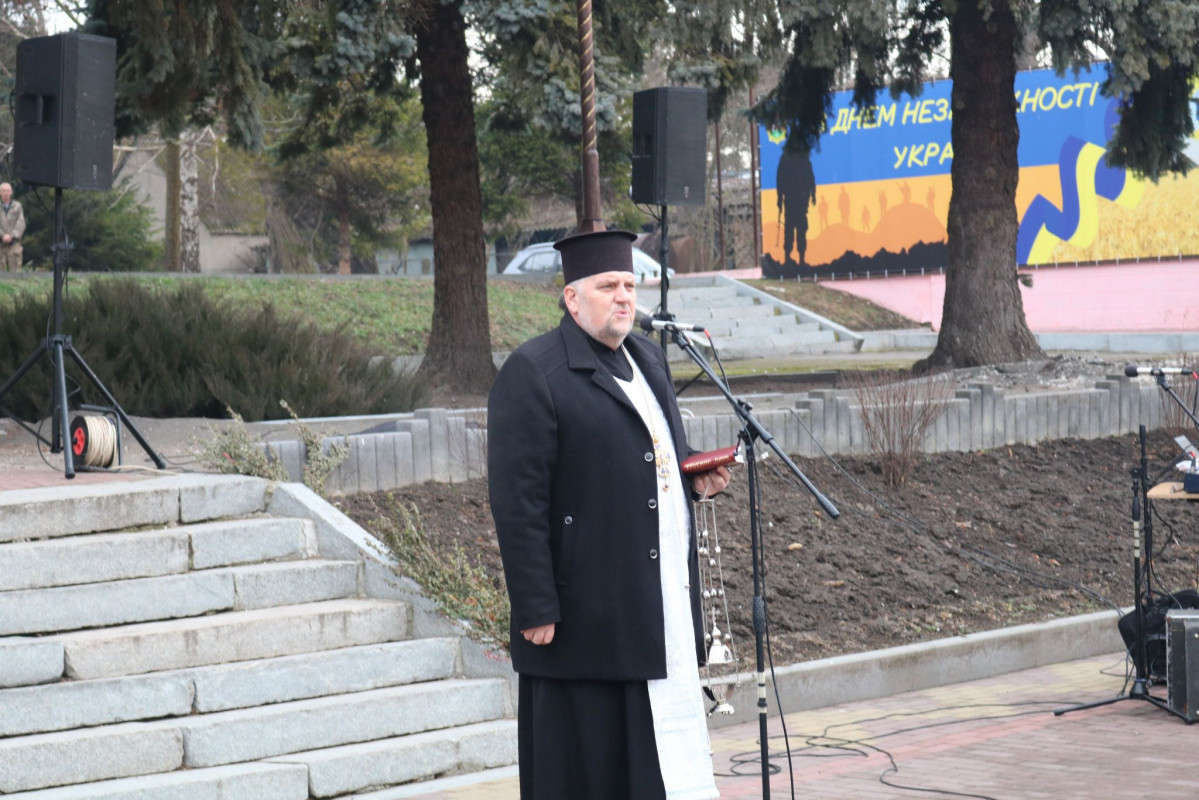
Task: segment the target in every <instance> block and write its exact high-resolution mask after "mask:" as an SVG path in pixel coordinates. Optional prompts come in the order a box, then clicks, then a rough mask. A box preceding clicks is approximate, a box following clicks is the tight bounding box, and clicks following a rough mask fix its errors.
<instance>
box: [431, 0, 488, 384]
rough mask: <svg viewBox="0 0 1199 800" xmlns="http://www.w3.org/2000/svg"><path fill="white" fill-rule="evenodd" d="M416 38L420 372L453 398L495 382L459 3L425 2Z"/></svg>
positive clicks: (472, 119)
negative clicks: (427, 275)
mask: <svg viewBox="0 0 1199 800" xmlns="http://www.w3.org/2000/svg"><path fill="white" fill-rule="evenodd" d="M426 7H427V9H428V16H427V18H426V19H425V20H424V24H423V25H422V26H421V27H420V29H419V30H418V31H417V34H416V56H417V58H418V59H419V60H420V70H421V80H420V95H421V104H422V106H423V109H422V117H423V119H424V123H425V136H426V139H427V141H428V149H429V202H430V206H431V210H432V215H433V265H434V278H433V326H432V330H431V331H430V333H429V346H428V348H427V349H426V350H425V358H424V361H423V362H422V363H421V367H420V372H421V375H422V376H423V377H425V378H428V379H430V380H433V381H435V382H437V383H439V384H441V385H443V386H445V387H447V388H450V389H455V390H458V391H476V392H481V391H486V390H487V389H488V388H489V387H490V386H491V382H492V380H494V378H495V364H494V362H493V361H492V359H491V333H490V326H489V324H488V316H487V250H486V247H485V245H484V241H483V212H482V209H483V202H482V197H481V194H480V190H479V151H478V146H477V144H476V142H475V116H474V103H473V101H472V99H471V98H472V94H471V81H470V67H469V65H468V64H467V56H468V53H469V51H468V50H467V46H466V23H465V21H464V19H463V17H462V9H461V7H460V6H459V5H458V4H457V3H449V2H435V1H434V2H429V3H428V4H427V6H426Z"/></svg>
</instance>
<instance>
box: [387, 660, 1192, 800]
mask: <svg viewBox="0 0 1199 800" xmlns="http://www.w3.org/2000/svg"><path fill="white" fill-rule="evenodd" d="M1124 670H1125V661H1124V658H1123V656H1122V655H1121V654H1112V655H1108V656H1099V657H1095V658H1089V659H1083V660H1080V661H1071V662H1065V663H1061V664H1054V665H1050V666H1046V667H1040V668H1037V669H1031V670H1024V671H1021V672H1014V673H1009V674H1006V675H1001V676H998V677H995V678H988V679H986V680H980V681H971V682H969V683H960V684H955V685H951V686H945V687H941V688H937V689H929V690H925V691H919V692H909V693H906V694H900V695H895V696H892V697H887V698H883V699H879V700H869V701H862V702H856V703H849V704H846V705H841V706H831V707H827V708H821V709H816V710H813V711H807V712H801V713H796V714H788V715H786V717H785V722H786V728H787V731H788V733H789V735H790V742H791V752H792V766H793V774H794V776H795V795H794V796H795V797H801V798H835V800H890V799H891V798H915V797H955V796H956V797H977V798H994V800H1035V799H1036V798H1055V799H1056V800H1062V799H1063V798H1096V799H1097V800H1098V799H1100V798H1101V799H1102V800H1123V798H1143V797H1153V798H1155V799H1157V800H1170V799H1171V798H1180V799H1181V798H1194V797H1195V796H1196V795H1197V794H1199V778H1196V777H1195V775H1194V770H1193V766H1192V765H1193V763H1194V754H1195V750H1196V747H1197V746H1199V727H1191V726H1188V725H1186V723H1184V722H1183V721H1182V720H1180V719H1178V718H1176V717H1174V716H1172V715H1170V714H1168V713H1167V712H1165V711H1163V710H1160V709H1158V708H1156V707H1154V706H1152V705H1151V704H1149V703H1146V702H1143V701H1139V700H1127V701H1121V702H1118V703H1115V704H1112V705H1108V706H1104V707H1102V708H1097V709H1090V710H1085V711H1078V712H1073V713H1069V714H1065V715H1063V716H1061V717H1055V716H1054V715H1053V713H1052V709H1054V708H1058V707H1061V706H1063V705H1069V704H1072V703H1081V702H1090V701H1093V700H1098V699H1102V698H1106V697H1113V696H1116V695H1117V694H1119V693H1120V692H1121V688H1122V686H1123V685H1124ZM1154 693H1155V694H1164V687H1156V688H1155V689H1154ZM737 713H738V715H740V716H742V717H743V718H744V719H746V720H747V721H746V722H744V723H742V724H739V725H734V726H730V727H725V728H720V729H717V730H715V731H714V732H713V735H712V748H713V752H714V765H715V769H716V773H717V779H716V784H717V787H718V788H719V790H720V796H721V798H723V799H724V800H732V799H733V798H760V797H762V780H761V773H760V768H759V763H760V762H759V757H758V751H759V747H758V723H757V719H756V717H754V716H753V714H754V709H748V708H743V709H738V712H737ZM768 730H769V731H770V736H771V738H770V752H771V764H772V766H773V767H775V768H776V769H777V770H778V772H777V774H774V775H772V776H771V778H770V788H771V793H770V797H771V798H789V797H791V796H792V795H791V789H790V786H789V783H788V781H787V777H786V769H787V757H786V750H785V746H784V740H783V737H782V725H781V723H780V720H779V719H777V718H775V719H771V720H770V721H769V726H768ZM493 775H494V776H495V777H493V778H492V779H491V780H488V781H485V782H477V781H476V782H468V781H464V780H463V779H457V780H451V781H447V782H446V783H444V784H440V785H439V784H429V785H427V786H425V787H423V789H422V788H420V787H410V788H409V790H408V791H407V792H404V793H403V794H389V797H405V798H421V799H422V800H466V798H470V799H471V800H516V798H517V797H518V796H519V793H518V791H517V779H516V777H515V774H514V772H513V771H512V770H506V771H504V772H502V773H493ZM903 787H910V788H903ZM409 792H410V793H409Z"/></svg>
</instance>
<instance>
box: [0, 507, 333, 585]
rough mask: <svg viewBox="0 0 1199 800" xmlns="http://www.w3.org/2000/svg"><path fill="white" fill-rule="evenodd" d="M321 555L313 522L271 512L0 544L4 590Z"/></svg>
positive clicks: (0, 576)
mask: <svg viewBox="0 0 1199 800" xmlns="http://www.w3.org/2000/svg"><path fill="white" fill-rule="evenodd" d="M315 553H316V542H315V534H314V533H313V531H312V525H311V524H310V523H306V522H304V521H303V520H298V519H275V518H271V517H255V518H247V519H231V520H223V521H220V522H210V523H202V524H197V525H184V526H178V527H171V528H161V529H158V530H143V531H134V532H124V533H96V534H80V535H76V536H70V537H64V538H58V539H42V540H36V541H29V542H9V543H6V544H0V592H6V591H14V590H19V589H43V588H51V587H56V586H73V585H79V584H85V583H103V582H105V581H119V580H129V579H133V578H151V577H159V576H162V575H172V574H179V573H183V572H187V571H188V569H189V568H191V569H209V568H212V567H226V566H236V565H239V564H254V563H260V562H265V561H278V560H283V559H298V558H308V557H311V556H313V555H315Z"/></svg>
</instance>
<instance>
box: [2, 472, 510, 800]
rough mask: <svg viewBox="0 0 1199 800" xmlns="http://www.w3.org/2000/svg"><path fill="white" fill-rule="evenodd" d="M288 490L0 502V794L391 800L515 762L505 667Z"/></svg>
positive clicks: (114, 489)
mask: <svg viewBox="0 0 1199 800" xmlns="http://www.w3.org/2000/svg"><path fill="white" fill-rule="evenodd" d="M372 541H373V540H372V539H370V537H369V536H367V535H366V534H365V532H363V531H362V530H361V529H360V528H358V527H357V526H356V525H354V524H353V523H352V522H350V521H349V520H348V519H347V518H345V517H344V516H342V515H341V514H340V513H339V512H337V511H336V510H335V509H333V508H332V507H331V506H328V504H326V503H324V501H322V500H320V498H318V497H317V496H316V495H314V494H312V493H311V492H309V491H308V490H307V489H305V488H304V487H302V486H298V485H294V484H285V485H280V486H272V485H270V484H268V483H267V482H265V481H260V480H257V479H250V478H237V477H225V476H179V477H172V478H158V479H152V480H144V481H136V482H129V483H121V484H100V485H90V486H68V487H63V488H54V489H45V490H26V491H10V492H0V794H3V795H5V796H7V797H13V798H22V800H33V798H38V799H39V800H42V799H43V798H44V799H46V800H48V799H49V798H55V799H56V800H75V799H76V798H80V799H81V798H89V800H96V799H98V798H104V799H105V800H134V798H136V799H137V800H148V799H149V798H170V799H171V800H175V799H176V798H178V799H180V800H208V799H209V798H211V799H212V800H216V798H221V800H238V799H240V798H245V800H276V799H277V800H284V799H285V798H286V799H287V800H292V799H293V798H294V799H296V800H300V799H304V798H310V797H311V798H333V797H370V798H376V799H377V800H382V798H387V797H393V796H400V795H399V794H398V793H400V792H403V791H404V790H403V789H402V788H400V789H396V788H389V787H397V786H398V785H400V784H405V783H409V782H412V781H421V780H427V779H431V778H434V777H438V776H443V775H451V774H456V773H462V772H472V771H478V770H483V769H489V768H493V767H499V766H506V765H510V764H513V763H515V760H516V729H515V722H514V721H513V720H512V719H511V717H512V708H513V702H512V699H511V698H512V692H511V683H510V680H509V679H506V676H507V675H509V674H510V667H509V666H508V665H507V664H506V663H504V662H503V661H502V660H500V659H497V658H495V657H494V655H493V654H488V653H487V652H485V651H483V650H482V648H480V647H479V646H478V645H475V644H474V643H472V642H470V641H469V640H464V639H463V638H462V637H461V636H458V635H455V631H456V628H455V627H454V626H453V625H452V624H450V623H448V622H446V621H445V620H442V619H440V618H439V617H438V616H437V615H436V614H435V611H434V609H433V608H432V606H431V604H430V603H429V601H427V600H426V599H424V598H422V597H421V596H420V595H419V593H418V592H417V591H416V590H415V587H414V586H413V585H412V584H411V583H409V582H407V581H405V580H404V579H400V578H397V577H396V576H395V574H394V573H393V572H392V570H391V569H390V568H389V566H388V564H387V563H386V558H385V557H384V556H383V555H381V554H380V552H379V551H378V550H376V549H374V548H372V545H371V542H372Z"/></svg>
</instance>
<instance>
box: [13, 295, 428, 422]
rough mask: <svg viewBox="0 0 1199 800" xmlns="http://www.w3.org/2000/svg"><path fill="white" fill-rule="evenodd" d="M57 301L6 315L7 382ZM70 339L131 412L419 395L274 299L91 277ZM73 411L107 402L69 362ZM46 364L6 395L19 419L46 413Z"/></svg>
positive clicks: (298, 406) (307, 406) (71, 305)
mask: <svg viewBox="0 0 1199 800" xmlns="http://www.w3.org/2000/svg"><path fill="white" fill-rule="evenodd" d="M49 318H50V298H49V297H47V296H35V295H33V294H26V293H22V294H20V295H17V296H15V297H14V298H13V299H12V301H11V302H10V304H9V305H8V306H7V307H5V308H0V379H4V378H7V377H8V376H10V375H12V374H13V373H14V372H15V371H16V369H17V368H18V367H19V366H20V364H21V361H22V360H23V359H24V358H25V357H27V356H28V355H29V354H31V353H33V352H34V350H35V349H36V348H37V346H38V344H39V342H40V341H41V340H42V338H43V337H44V336H45V335H46V333H47V332H48V330H49V327H50V323H49ZM63 330H64V333H68V334H70V335H71V337H72V338H73V340H74V343H75V347H76V348H77V349H78V351H79V353H80V355H81V356H83V359H84V360H85V361H87V363H88V366H90V367H91V368H92V370H93V371H94V372H95V373H96V375H97V377H99V378H100V380H101V381H102V382H103V383H104V384H105V386H107V387H108V389H109V391H111V392H112V393H113V395H114V396H115V398H116V400H117V401H118V402H119V403H120V404H121V406H122V407H123V408H124V409H125V411H126V412H127V413H129V414H134V415H139V416H148V417H209V418H223V417H224V416H225V415H226V407H228V408H231V409H233V410H234V411H236V412H238V413H239V414H240V415H241V416H242V417H243V418H244V419H245V420H246V421H248V422H255V421H259V420H266V419H282V418H287V416H288V412H287V410H286V409H284V408H283V407H282V406H280V404H279V402H280V400H286V401H287V402H288V403H289V404H290V405H291V407H292V408H294V409H295V411H296V413H297V414H299V415H301V416H305V417H318V416H345V415H349V414H379V413H394V412H402V411H410V410H412V409H413V408H415V407H417V406H418V405H419V404H420V401H421V399H422V389H421V387H420V386H419V385H418V384H417V382H416V381H415V379H414V378H413V376H412V375H410V374H397V373H396V372H394V371H393V370H392V369H391V367H390V366H389V365H388V364H386V363H383V362H384V360H382V359H380V360H377V362H378V363H375V364H372V361H371V356H372V354H371V353H369V352H367V351H366V350H365V349H364V347H363V345H362V344H360V343H358V342H356V341H355V340H353V339H352V338H351V337H350V336H348V335H346V334H345V333H344V332H343V330H342V329H340V328H339V329H337V330H335V331H328V330H321V329H319V328H317V327H316V326H315V325H313V324H312V323H310V322H306V321H304V320H300V319H294V318H286V317H282V316H280V315H279V314H278V312H277V311H276V310H275V308H274V306H273V305H272V304H271V303H269V302H264V303H262V304H260V305H255V306H252V307H236V306H233V305H232V304H230V303H229V302H228V301H220V300H214V299H212V298H210V297H208V296H207V295H206V294H205V293H204V291H203V287H202V286H201V285H200V284H199V283H198V282H190V281H189V282H186V283H184V284H181V285H180V286H178V287H177V288H174V289H169V290H168V289H156V288H151V287H147V286H144V285H141V284H139V283H137V282H135V281H133V280H130V279H125V278H113V279H105V280H93V281H91V282H90V283H89V285H88V287H87V290H86V292H80V291H77V292H75V293H72V294H69V295H68V296H67V297H66V298H65V300H64V322H63ZM67 378H68V380H67V391H68V392H69V393H71V394H72V397H71V402H70V405H71V407H72V408H75V407H78V405H79V404H80V403H92V404H96V405H105V404H106V403H105V402H104V399H103V397H102V396H100V394H99V392H97V391H95V390H94V389H93V387H92V386H91V383H90V382H89V381H87V380H86V379H85V378H84V377H83V375H82V373H81V371H80V370H79V369H78V367H77V366H76V365H75V364H73V363H72V362H71V360H70V359H69V358H68V363H67ZM49 395H50V361H49V359H48V358H42V359H40V360H39V362H38V363H37V364H36V365H35V366H34V368H32V369H31V370H30V371H29V372H28V373H26V375H25V376H24V377H23V378H22V379H21V381H20V382H19V383H18V384H17V385H16V387H15V389H14V390H13V391H11V392H10V393H9V394H8V395H6V396H5V398H4V400H3V405H4V406H6V407H7V408H8V409H9V410H10V411H12V412H13V413H15V414H16V415H17V416H19V417H23V418H26V419H41V418H43V417H45V416H46V415H47V414H48V413H49V409H50V402H49Z"/></svg>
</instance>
